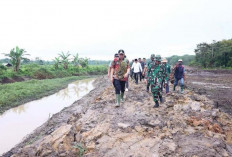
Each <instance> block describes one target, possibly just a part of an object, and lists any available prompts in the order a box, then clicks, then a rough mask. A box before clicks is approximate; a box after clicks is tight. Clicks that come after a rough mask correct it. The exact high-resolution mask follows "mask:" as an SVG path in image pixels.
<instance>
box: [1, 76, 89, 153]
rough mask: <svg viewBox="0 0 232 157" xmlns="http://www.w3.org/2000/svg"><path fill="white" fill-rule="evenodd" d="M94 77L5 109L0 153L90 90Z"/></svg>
mask: <svg viewBox="0 0 232 157" xmlns="http://www.w3.org/2000/svg"><path fill="white" fill-rule="evenodd" d="M93 81H94V79H86V80H81V81H76V82H73V83H71V84H69V85H68V87H67V88H65V89H63V90H60V91H59V92H57V93H55V94H53V95H50V96H48V97H44V98H42V99H39V100H35V101H32V102H29V103H26V104H24V105H20V106H18V107H16V108H12V109H10V110H8V111H6V112H5V113H4V114H3V115H1V116H0V155H1V154H2V153H4V152H6V151H8V150H10V148H12V147H14V145H15V144H17V143H19V142H20V141H21V140H22V138H23V137H24V136H26V135H27V134H29V133H30V132H32V131H33V130H34V129H35V128H37V127H38V126H40V125H42V124H43V123H44V122H45V121H46V120H47V119H48V118H49V115H52V114H55V113H57V112H59V111H60V110H62V109H63V108H64V107H67V106H69V105H71V104H72V103H73V102H75V101H76V100H78V99H80V98H81V97H83V96H84V95H86V94H87V93H89V91H91V90H92V89H93V88H94V86H93Z"/></svg>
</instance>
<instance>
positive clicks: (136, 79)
mask: <svg viewBox="0 0 232 157" xmlns="http://www.w3.org/2000/svg"><path fill="white" fill-rule="evenodd" d="M134 76H135V82H136V84H138V73H135V74H134Z"/></svg>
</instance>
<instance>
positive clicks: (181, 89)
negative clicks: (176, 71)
mask: <svg viewBox="0 0 232 157" xmlns="http://www.w3.org/2000/svg"><path fill="white" fill-rule="evenodd" d="M180 91H181V94H183V93H184V86H181V87H180Z"/></svg>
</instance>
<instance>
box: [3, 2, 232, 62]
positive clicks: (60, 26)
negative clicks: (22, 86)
mask: <svg viewBox="0 0 232 157" xmlns="http://www.w3.org/2000/svg"><path fill="white" fill-rule="evenodd" d="M230 38H232V0H0V53H7V52H9V51H10V49H12V48H13V47H15V46H16V45H18V46H19V47H20V48H24V49H25V50H26V51H27V52H28V53H30V54H31V58H35V57H40V58H42V59H45V60H50V59H52V58H54V57H55V56H57V54H58V53H59V52H61V51H64V52H67V51H70V53H73V54H75V53H79V54H80V56H81V57H88V58H91V59H102V60H108V59H111V58H112V57H113V54H114V53H116V52H117V51H118V50H119V49H124V50H125V53H126V54H127V56H128V57H129V59H132V58H135V57H147V58H148V57H149V56H150V54H151V53H155V54H161V55H162V56H164V57H166V56H170V55H174V54H176V55H182V54H194V48H195V47H196V44H198V43H200V42H211V41H212V40H221V39H230ZM3 57H4V56H3V55H2V54H0V58H3Z"/></svg>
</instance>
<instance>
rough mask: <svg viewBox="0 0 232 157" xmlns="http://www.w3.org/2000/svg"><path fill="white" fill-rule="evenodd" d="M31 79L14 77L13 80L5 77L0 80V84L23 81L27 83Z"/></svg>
mask: <svg viewBox="0 0 232 157" xmlns="http://www.w3.org/2000/svg"><path fill="white" fill-rule="evenodd" d="M31 79H32V78H31V77H26V76H25V77H20V76H15V77H13V78H8V77H5V78H3V79H1V80H0V83H1V84H7V83H15V82H23V81H28V80H31Z"/></svg>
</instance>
